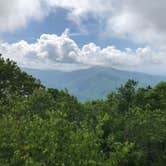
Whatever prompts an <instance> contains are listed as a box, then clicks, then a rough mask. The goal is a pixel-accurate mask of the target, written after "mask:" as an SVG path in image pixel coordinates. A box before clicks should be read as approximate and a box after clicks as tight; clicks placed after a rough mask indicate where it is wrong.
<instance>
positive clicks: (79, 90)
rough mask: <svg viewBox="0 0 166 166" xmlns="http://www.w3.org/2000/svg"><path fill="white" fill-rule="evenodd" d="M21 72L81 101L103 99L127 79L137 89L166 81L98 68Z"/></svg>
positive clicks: (163, 77)
mask: <svg viewBox="0 0 166 166" xmlns="http://www.w3.org/2000/svg"><path fill="white" fill-rule="evenodd" d="M23 70H24V71H26V72H27V73H29V74H31V75H33V76H34V77H36V78H38V79H40V80H41V82H42V83H43V84H44V85H45V86H46V87H48V88H57V89H64V88H67V89H68V91H69V92H70V93H71V94H73V95H75V96H77V97H78V99H80V100H81V101H86V100H92V99H101V98H105V97H106V96H107V95H108V94H109V93H110V92H111V91H113V90H116V88H117V87H119V86H120V85H121V84H124V83H125V82H126V81H127V80H128V79H134V80H137V81H139V87H146V86H148V85H151V86H154V85H155V84H157V83H159V82H160V81H166V76H156V75H148V74H144V73H138V72H131V71H121V70H117V69H113V68H108V67H98V66H95V67H92V68H89V69H82V70H77V71H71V72H64V71H58V70H36V69H23Z"/></svg>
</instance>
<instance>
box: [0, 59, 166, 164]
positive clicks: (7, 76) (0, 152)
mask: <svg viewBox="0 0 166 166" xmlns="http://www.w3.org/2000/svg"><path fill="white" fill-rule="evenodd" d="M110 86H111V85H110ZM165 163H166V82H161V83H159V84H158V85H156V86H155V87H150V86H148V87H146V88H137V81H134V80H128V81H127V82H126V83H125V84H124V85H121V86H120V87H119V88H118V89H117V90H116V91H114V92H112V93H110V94H109V95H108V96H107V98H106V99H104V100H96V101H89V102H86V103H80V102H79V101H78V100H77V98H76V97H74V96H71V95H70V94H69V93H68V91H67V90H65V91H59V90H57V89H47V88H45V87H44V86H43V85H42V84H41V83H40V81H39V80H36V79H35V78H33V77H32V76H30V75H28V74H27V73H25V72H22V71H21V70H20V69H19V67H18V66H17V65H16V64H15V63H14V62H12V61H10V60H4V59H3V58H2V57H0V165H2V166H165Z"/></svg>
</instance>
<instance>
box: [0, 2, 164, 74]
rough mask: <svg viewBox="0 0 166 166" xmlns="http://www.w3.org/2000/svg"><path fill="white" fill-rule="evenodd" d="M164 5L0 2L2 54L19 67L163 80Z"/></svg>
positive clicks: (152, 3)
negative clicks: (112, 71) (102, 70)
mask: <svg viewBox="0 0 166 166" xmlns="http://www.w3.org/2000/svg"><path fill="white" fill-rule="evenodd" d="M165 17H166V1H165V0H157V1H156V0H139V1H137V0H119V1H117V0H79V1H78V0H12V1H11V0H5V1H4V0H0V22H1V26H0V53H1V54H2V55H3V56H4V57H5V58H10V59H12V60H14V61H16V62H17V64H18V65H19V66H20V67H23V68H32V69H40V70H48V69H50V70H52V69H56V70H64V71H72V70H78V69H84V68H89V67H93V66H96V65H99V66H104V67H112V68H117V69H121V70H130V71H137V72H144V73H149V74H159V75H166V45H165V43H166V21H165Z"/></svg>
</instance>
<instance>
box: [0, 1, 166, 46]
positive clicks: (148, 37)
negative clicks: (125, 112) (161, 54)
mask: <svg viewBox="0 0 166 166" xmlns="http://www.w3.org/2000/svg"><path fill="white" fill-rule="evenodd" d="M57 8H63V9H65V10H67V11H68V15H67V17H68V19H70V20H72V21H74V22H75V23H76V24H77V25H79V26H80V24H83V21H84V20H88V19H89V18H90V17H93V18H94V19H96V21H97V22H98V23H99V24H100V25H101V27H103V28H102V29H101V32H100V33H101V34H104V33H106V36H108V37H112V36H114V37H119V38H127V39H129V40H132V41H134V42H137V43H143V44H150V45H153V47H154V46H156V45H157V47H159V46H160V47H165V46H164V43H165V42H166V22H165V21H164V20H165V16H166V1H165V0H157V1H156V0H146V1H145V0H139V1H137V0H121V1H117V0H107V1H103V0H79V1H78V0H70V1H69V0H12V1H11V0H5V1H4V0H0V21H1V23H2V24H1V27H0V31H9V30H10V31H12V30H15V29H17V28H19V27H22V26H25V25H26V24H27V22H29V21H30V20H31V19H35V20H40V19H42V18H44V17H45V16H46V15H47V14H48V13H49V12H51V11H52V9H54V10H56V9H57Z"/></svg>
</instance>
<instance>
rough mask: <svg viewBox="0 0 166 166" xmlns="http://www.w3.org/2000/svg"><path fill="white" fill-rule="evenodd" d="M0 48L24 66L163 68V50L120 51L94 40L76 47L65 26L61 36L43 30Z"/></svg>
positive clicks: (4, 43)
mask: <svg viewBox="0 0 166 166" xmlns="http://www.w3.org/2000/svg"><path fill="white" fill-rule="evenodd" d="M0 52H1V53H2V54H3V56H4V57H5V58H10V59H12V60H14V61H16V62H17V63H18V64H19V66H21V67H25V68H38V69H58V70H77V69H80V68H87V67H91V66H95V65H100V66H108V67H114V68H119V69H125V70H133V71H143V72H148V73H158V74H165V73H163V72H164V71H166V70H165V69H166V67H165V66H166V60H165V50H161V49H160V50H154V49H152V48H150V47H148V46H147V47H144V48H138V49H136V50H132V49H129V48H126V49H125V50H123V51H121V50H118V49H117V48H115V47H114V46H108V47H105V48H101V47H100V46H97V45H96V44H95V43H89V44H86V45H84V46H83V47H82V48H79V46H78V45H77V44H76V43H75V41H74V40H72V39H71V38H70V37H69V34H68V31H67V30H66V31H65V32H64V33H63V34H62V35H60V36H57V35H55V34H43V35H41V36H40V38H39V39H37V41H36V42H35V43H32V44H29V43H27V42H26V41H20V42H17V43H11V44H9V43H6V42H1V43H0Z"/></svg>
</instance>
